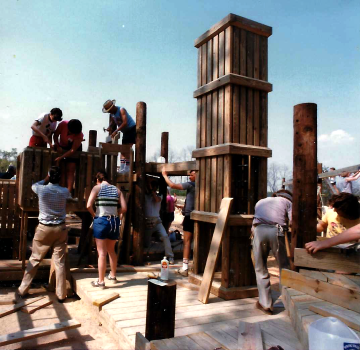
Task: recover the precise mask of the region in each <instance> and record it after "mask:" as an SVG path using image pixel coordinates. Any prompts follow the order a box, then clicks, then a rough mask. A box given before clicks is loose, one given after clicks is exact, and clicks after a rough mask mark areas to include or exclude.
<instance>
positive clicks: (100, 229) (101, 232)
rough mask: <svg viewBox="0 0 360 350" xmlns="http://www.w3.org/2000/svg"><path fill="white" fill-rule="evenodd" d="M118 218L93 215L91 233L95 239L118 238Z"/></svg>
mask: <svg viewBox="0 0 360 350" xmlns="http://www.w3.org/2000/svg"><path fill="white" fill-rule="evenodd" d="M119 227H120V219H119V218H117V217H114V216H111V217H110V216H99V217H95V219H94V223H93V235H94V238H97V239H112V240H117V239H119Z"/></svg>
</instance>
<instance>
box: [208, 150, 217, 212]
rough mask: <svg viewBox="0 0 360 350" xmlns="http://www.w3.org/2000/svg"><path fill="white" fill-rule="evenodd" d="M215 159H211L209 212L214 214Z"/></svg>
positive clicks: (215, 208)
mask: <svg viewBox="0 0 360 350" xmlns="http://www.w3.org/2000/svg"><path fill="white" fill-rule="evenodd" d="M216 175H217V158H216V157H212V158H211V188H210V210H209V211H210V212H216V210H217V207H216V185H217V183H216V181H217V176H216Z"/></svg>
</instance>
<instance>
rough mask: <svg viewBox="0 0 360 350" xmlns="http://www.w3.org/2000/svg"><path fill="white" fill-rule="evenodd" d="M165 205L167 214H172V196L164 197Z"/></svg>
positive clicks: (173, 204) (173, 207)
mask: <svg viewBox="0 0 360 350" xmlns="http://www.w3.org/2000/svg"><path fill="white" fill-rule="evenodd" d="M166 204H167V210H166V211H167V212H168V213H173V212H174V211H175V200H174V198H173V196H170V195H168V196H166Z"/></svg>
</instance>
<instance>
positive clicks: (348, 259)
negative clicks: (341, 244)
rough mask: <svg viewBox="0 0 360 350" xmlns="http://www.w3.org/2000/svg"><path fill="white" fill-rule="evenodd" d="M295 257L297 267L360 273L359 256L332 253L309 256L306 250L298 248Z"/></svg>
mask: <svg viewBox="0 0 360 350" xmlns="http://www.w3.org/2000/svg"><path fill="white" fill-rule="evenodd" d="M294 256H295V261H294V263H295V265H296V266H301V267H311V268H314V269H325V270H337V271H344V272H350V273H360V264H359V261H360V260H359V259H360V258H359V255H357V254H351V255H345V254H339V253H332V252H317V253H316V254H309V253H307V251H306V249H303V248H296V249H295V255H294Z"/></svg>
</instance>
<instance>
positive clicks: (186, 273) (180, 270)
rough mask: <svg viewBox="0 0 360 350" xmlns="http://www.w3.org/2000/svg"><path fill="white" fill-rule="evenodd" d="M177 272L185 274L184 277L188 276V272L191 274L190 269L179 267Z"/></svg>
mask: <svg viewBox="0 0 360 350" xmlns="http://www.w3.org/2000/svg"><path fill="white" fill-rule="evenodd" d="M176 273H177V274H179V275H181V276H183V277H187V276H188V274H189V270H183V269H179V270H176Z"/></svg>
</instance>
